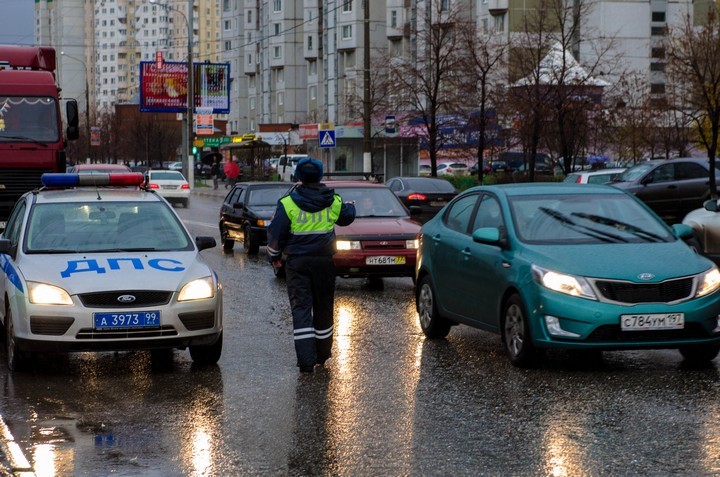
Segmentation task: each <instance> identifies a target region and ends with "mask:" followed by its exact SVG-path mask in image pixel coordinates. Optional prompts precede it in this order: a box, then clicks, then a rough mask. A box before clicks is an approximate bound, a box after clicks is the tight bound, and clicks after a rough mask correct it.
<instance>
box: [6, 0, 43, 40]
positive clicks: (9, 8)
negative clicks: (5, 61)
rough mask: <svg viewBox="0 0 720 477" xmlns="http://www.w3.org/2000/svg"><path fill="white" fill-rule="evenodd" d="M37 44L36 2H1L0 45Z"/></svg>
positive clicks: (20, 0) (16, 0) (9, 0)
mask: <svg viewBox="0 0 720 477" xmlns="http://www.w3.org/2000/svg"><path fill="white" fill-rule="evenodd" d="M34 43H35V2H34V1H33V0H0V44H4V45H32V44H34Z"/></svg>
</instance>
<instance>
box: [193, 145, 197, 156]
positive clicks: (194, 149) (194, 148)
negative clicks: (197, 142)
mask: <svg viewBox="0 0 720 477" xmlns="http://www.w3.org/2000/svg"><path fill="white" fill-rule="evenodd" d="M195 154H197V146H193V147H192V155H193V156H194V155H195Z"/></svg>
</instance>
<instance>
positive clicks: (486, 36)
mask: <svg viewBox="0 0 720 477" xmlns="http://www.w3.org/2000/svg"><path fill="white" fill-rule="evenodd" d="M460 35H461V37H462V40H463V42H464V43H465V46H466V49H467V57H466V58H465V62H466V63H465V64H466V67H465V68H463V71H464V72H465V74H464V76H463V78H464V83H465V88H463V89H464V90H465V91H467V101H466V103H465V107H466V108H465V109H466V110H469V111H468V112H469V113H470V115H469V117H468V129H469V130H471V131H472V132H473V133H474V134H476V135H477V138H478V146H477V161H478V181H479V182H480V184H482V182H483V159H484V153H485V148H486V141H487V139H488V138H487V135H488V130H489V129H490V128H489V123H490V121H489V119H490V118H489V117H488V115H489V110H490V109H491V108H494V106H495V105H496V104H497V103H498V102H499V101H498V99H499V96H500V94H501V93H500V91H501V89H502V88H501V86H500V81H499V80H500V72H501V71H502V70H503V69H504V66H505V57H506V54H507V42H505V41H504V40H503V39H502V37H501V36H500V35H497V34H495V32H483V31H479V30H478V28H477V26H476V24H475V23H471V22H467V23H464V24H463V25H462V27H461V29H460ZM502 79H503V80H504V79H505V78H502ZM477 108H479V111H478V110H477ZM494 113H495V118H497V110H495V111H494ZM496 120H497V119H496Z"/></svg>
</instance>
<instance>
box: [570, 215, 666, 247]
mask: <svg viewBox="0 0 720 477" xmlns="http://www.w3.org/2000/svg"><path fill="white" fill-rule="evenodd" d="M570 215H574V216H576V217H580V218H583V219H588V220H591V221H593V222H596V223H598V224H602V225H608V226H610V227H614V228H615V229H617V230H621V231H623V232H628V233H631V234H633V235H636V236H638V237H640V236H642V237H643V238H645V239H646V240H648V241H649V242H664V241H665V240H664V239H663V238H662V237H661V236H659V235H657V234H654V233H652V232H648V231H646V230H643V229H641V228H639V227H635V226H634V225H630V224H627V223H625V222H620V221H619V220H615V219H610V218H608V217H603V216H601V215H592V214H586V213H584V212H573V213H571V214H570Z"/></svg>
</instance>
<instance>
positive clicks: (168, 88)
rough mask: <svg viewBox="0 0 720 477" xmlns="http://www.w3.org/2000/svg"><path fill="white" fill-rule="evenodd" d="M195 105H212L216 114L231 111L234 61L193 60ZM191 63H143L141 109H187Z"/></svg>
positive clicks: (141, 64)
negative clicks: (197, 61)
mask: <svg viewBox="0 0 720 477" xmlns="http://www.w3.org/2000/svg"><path fill="white" fill-rule="evenodd" d="M193 74H194V76H193V79H194V88H193V90H194V101H193V102H194V107H193V109H195V108H202V107H204V108H212V110H213V113H214V114H225V113H229V112H230V64H229V63H193ZM187 90H188V74H187V63H184V62H173V61H164V62H162V64H158V63H157V62H155V61H141V62H140V111H143V112H166V113H181V112H185V111H187Z"/></svg>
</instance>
